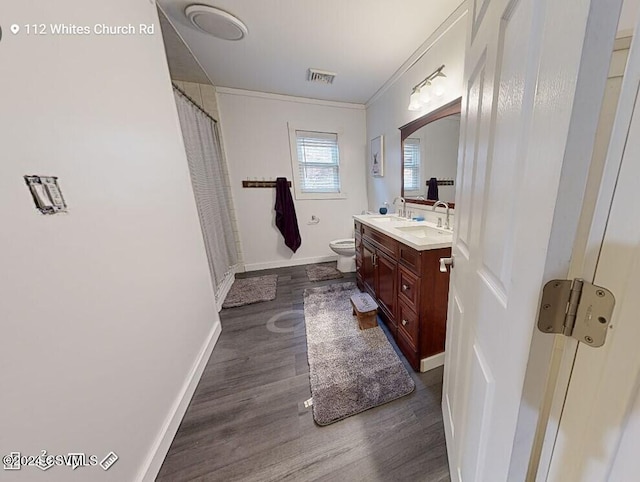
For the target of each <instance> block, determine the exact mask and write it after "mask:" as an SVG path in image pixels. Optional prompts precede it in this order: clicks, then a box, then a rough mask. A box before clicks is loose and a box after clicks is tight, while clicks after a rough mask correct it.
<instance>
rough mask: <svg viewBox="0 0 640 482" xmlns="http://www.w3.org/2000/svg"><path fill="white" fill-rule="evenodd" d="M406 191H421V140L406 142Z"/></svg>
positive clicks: (406, 140) (407, 140)
mask: <svg viewBox="0 0 640 482" xmlns="http://www.w3.org/2000/svg"><path fill="white" fill-rule="evenodd" d="M404 190H405V191H419V190H420V139H411V138H409V139H405V140H404Z"/></svg>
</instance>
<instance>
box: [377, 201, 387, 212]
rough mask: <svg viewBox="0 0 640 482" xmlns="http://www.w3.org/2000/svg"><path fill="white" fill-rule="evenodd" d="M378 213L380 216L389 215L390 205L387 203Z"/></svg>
mask: <svg viewBox="0 0 640 482" xmlns="http://www.w3.org/2000/svg"><path fill="white" fill-rule="evenodd" d="M378 212H379V213H380V214H387V212H389V203H388V202H387V201H385V202H384V204H383V205H382V207H381V208H380V209H379V210H378Z"/></svg>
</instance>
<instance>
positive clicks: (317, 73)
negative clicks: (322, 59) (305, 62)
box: [307, 69, 336, 84]
mask: <svg viewBox="0 0 640 482" xmlns="http://www.w3.org/2000/svg"><path fill="white" fill-rule="evenodd" d="M335 78H336V74H335V73H333V72H327V71H325V70H317V69H309V72H307V80H308V81H309V82H320V83H321V84H333V79H335Z"/></svg>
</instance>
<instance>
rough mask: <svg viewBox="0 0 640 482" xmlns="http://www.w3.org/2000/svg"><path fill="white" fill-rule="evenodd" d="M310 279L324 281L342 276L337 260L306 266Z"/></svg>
mask: <svg viewBox="0 0 640 482" xmlns="http://www.w3.org/2000/svg"><path fill="white" fill-rule="evenodd" d="M305 269H306V270H307V278H309V281H324V280H328V279H338V278H342V273H341V272H340V271H338V270H337V269H336V262H335V261H334V262H332V263H321V264H309V265H307V266H306V267H305Z"/></svg>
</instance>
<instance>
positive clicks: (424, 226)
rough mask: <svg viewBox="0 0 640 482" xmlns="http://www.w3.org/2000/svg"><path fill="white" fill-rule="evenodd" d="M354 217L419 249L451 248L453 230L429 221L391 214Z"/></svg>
mask: <svg viewBox="0 0 640 482" xmlns="http://www.w3.org/2000/svg"><path fill="white" fill-rule="evenodd" d="M353 219H355V220H356V221H359V222H361V223H362V224H366V225H367V226H369V227H371V228H374V229H376V230H378V231H380V232H381V233H383V234H386V235H387V236H389V237H390V238H393V239H395V240H396V241H399V242H401V243H403V244H406V245H407V246H409V247H411V248H413V249H415V250H417V251H426V250H428V249H440V248H450V247H451V243H452V242H453V231H452V230H450V229H444V228H439V227H437V226H436V225H435V224H434V223H429V222H427V221H412V220H410V219H406V218H400V217H397V216H394V215H391V214H387V215H381V214H358V215H354V216H353Z"/></svg>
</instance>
